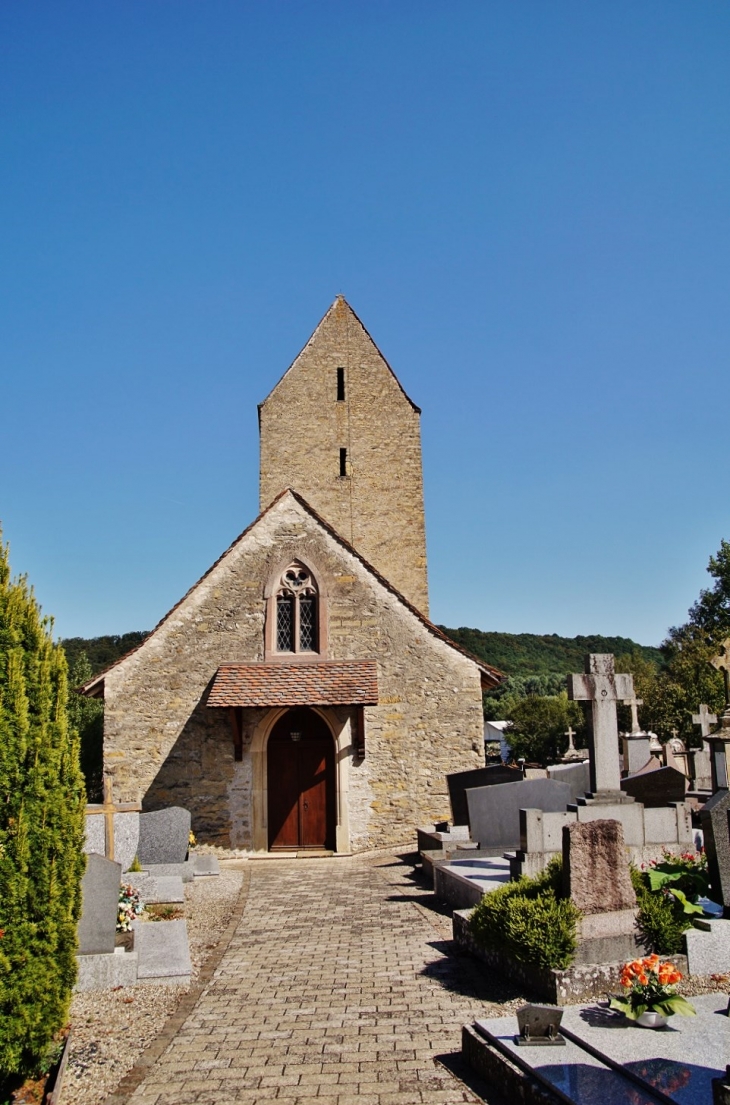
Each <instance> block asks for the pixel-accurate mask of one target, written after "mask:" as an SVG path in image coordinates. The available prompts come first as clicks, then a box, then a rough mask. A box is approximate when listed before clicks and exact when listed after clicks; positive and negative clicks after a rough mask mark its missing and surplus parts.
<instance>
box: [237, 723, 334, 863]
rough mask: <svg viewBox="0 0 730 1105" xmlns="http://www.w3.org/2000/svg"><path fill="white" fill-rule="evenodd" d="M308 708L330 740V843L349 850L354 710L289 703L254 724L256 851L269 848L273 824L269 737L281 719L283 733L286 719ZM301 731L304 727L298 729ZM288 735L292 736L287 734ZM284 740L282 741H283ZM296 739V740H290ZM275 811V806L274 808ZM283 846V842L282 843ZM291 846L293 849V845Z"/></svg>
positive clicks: (253, 767) (253, 796)
mask: <svg viewBox="0 0 730 1105" xmlns="http://www.w3.org/2000/svg"><path fill="white" fill-rule="evenodd" d="M301 711H308V713H309V714H310V715H312V716H313V719H316V722H315V724H319V725H320V726H322V727H323V729H321V730H320V732H324V730H326V731H327V732H328V733H329V736H330V740H331V741H332V758H333V764H332V768H333V771H332V778H333V784H334V793H333V795H332V809H331V817H332V837H333V839H332V841H331V844H330V847H333V848H334V850H335V851H336V852H349V851H350V829H349V813H348V792H349V763H350V759H351V757H352V753H353V733H354V712H353V711H352V710H349V709H347V708H344V709H342V708H324V707H288V708H286V709H281V708H279V709H272V710H270V711H269V712H268V714H267V715H266V716H265V717H264V718H263V719H262V720H261V721H260V722H259V724H258V725H257V726H256V730H255V732H254V734H253V737H252V742H251V767H252V775H253V779H252V782H253V794H252V803H251V813H252V820H253V847H254V850H255V851H257V852H266V851H269V848H270V843H271V834H272V828H273V826H272V825H271V824H270V821H269V812H270V795H269V787H270V785H273V782H274V780H273V779H272V780H271V781H270V779H269V762H270V757H269V741H270V739H271V737H272V736H273V737H274V741H275V742H277V741H278V740H279V739H281V738H280V737H279V734H278V733H277V732H275V730H276V729H277V725H278V724H279V723H280V722H281V723H282V728H283V731H284V733H285V734H286V733H287V731H288V732H289V733H290V732H291V730H292V728H294V731H297V729H296V727H294V726H291V727H290V728H289V729H288V730H287V725H289V721H290V720H291V719H292V718H293V717H294V716H295V715H296V714H297V713H299V712H301ZM298 731H300V732H303V731H304V730H303V728H302V729H300V730H298ZM289 739H291V738H289ZM282 743H283V741H282ZM292 743H299V742H292ZM274 812H275V810H274ZM281 846H282V847H283V845H281ZM292 850H295V849H294V847H292Z"/></svg>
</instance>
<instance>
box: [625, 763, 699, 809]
mask: <svg viewBox="0 0 730 1105" xmlns="http://www.w3.org/2000/svg"><path fill="white" fill-rule="evenodd" d="M621 790H622V791H623V792H624V793H625V794H628V795H630V797H631V798H634V799H635V800H636V801H637V802H641V803H642V805H644V806H646V807H647V808H648V809H656V808H657V807H659V806H668V805H669V803H670V802H684V796H685V793H686V791H687V779H686V778H685V776H684V775H683V774H682V772H681V771H677V769H676V768H675V767H658V768H656V770H654V769H653V765H649V764H645V765H644V769H643V770H641V771H637V772H636V773H635V774H634V775H627V776H626V777H625V778H624V779H622V780H621Z"/></svg>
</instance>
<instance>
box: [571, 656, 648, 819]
mask: <svg viewBox="0 0 730 1105" xmlns="http://www.w3.org/2000/svg"><path fill="white" fill-rule="evenodd" d="M568 696H569V697H570V698H572V699H574V700H575V701H576V702H590V703H591V707H592V713H593V725H592V727H591V733H590V745H589V746H590V751H591V758H590V771H591V792H592V793H593V795H594V797H597V796H602V795H604V794H607V795H610V796H611V798H612V799H613V800H618V801H620V800H621V798H623V797H625V796H624V795H623V793H622V791H621V767H620V763H619V752H618V722H617V720H616V703H617V702H625V701H627V700H631V699H632V698H634V697H635V696H634V678H633V676H632V675H623V674H621V675H616V673H615V671H614V661H613V656H612V655H611V654H610V653H592V654H591V655H590V656H586V670H585V674H584V675H569V676H568Z"/></svg>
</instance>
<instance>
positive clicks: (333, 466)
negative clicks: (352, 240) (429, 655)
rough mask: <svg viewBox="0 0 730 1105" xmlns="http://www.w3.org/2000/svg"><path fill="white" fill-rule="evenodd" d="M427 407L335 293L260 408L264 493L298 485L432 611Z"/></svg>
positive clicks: (265, 496) (267, 498) (270, 495)
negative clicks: (424, 434)
mask: <svg viewBox="0 0 730 1105" xmlns="http://www.w3.org/2000/svg"><path fill="white" fill-rule="evenodd" d="M420 414H421V412H420V409H419V408H418V407H417V406H416V405H415V403H413V402H412V401H411V400H410V399H409V398H408V396H407V395H406V393H405V391H404V390H403V388H402V387H401V385H400V384H399V382H398V380H397V378H396V376H395V374H394V372H393V370H392V369H391V368H390V366H389V365H388V363H387V362H386V360H385V358H384V357H383V355H382V354H381V353H380V351H379V349H378V348H377V346H376V345H375V343H374V342H373V340H372V338H371V337H370V335H369V334H368V332H367V330H366V329H365V327H364V326H363V324H362V323H361V322H360V319H359V318H358V317H357V315H356V314H355V312H354V311H353V310H352V308H351V307H350V305H349V304H348V303H347V302H346V301H345V299H344V298H343V297H342V296H338V297H337V299H336V300H335V301H334V303H333V304H332V306H331V307H330V309H329V310H328V311H327V314H326V315H325V316H324V318H323V319H322V321H321V322H320V324H319V326H318V327H317V329H316V330H315V331H314V333H313V334H312V336H311V338H310V339H309V341H308V342H307V344H306V345H305V347H304V349H303V350H302V351H301V353H300V354H299V356H298V357H297V358H296V360H295V361H294V363H293V364H292V365H291V367H290V368H289V369H288V370H287V371H286V372H285V374H284V375H283V376H282V378H281V380H280V381H279V383H278V384H277V385H276V387H275V388H274V389H273V391H272V392H270V394H269V395H268V397H267V398H266V399H265V400H264V402H263V403H261V404H260V406H259V431H260V447H261V454H260V455H261V463H260V500H261V509H262V510H263V509H264V508H265V507H267V506H268V505H269V503H270V502H271V500H272V499H274V498H275V497H276V495H278V494H279V492H280V491H282V490H283V489H284V488H286V487H290V488H291V489H292V490H293V491H298V492H299V493H300V494H301V495H302V496H303V497H304V498H305V499H306V500H307V501H308V502H309V503H310V505H311V506H312V507H314V509H315V510H316V511H317V512H318V513H319V514H320V515H321V516H322V517H323V518H324V519H325V521H326V522H329V524H330V525H331V526H332V527H333V528H334V529H335V530H337V532H338V533H339V534H340V535H341V536H342V537H344V538H345V539H346V540H347V541H349V542H350V544H352V545H354V547H355V548H356V549H357V551H358V552H359V553H360V554H361V556H363V557H364V558H365V559H366V560H367V561H369V563H370V564H371V565H372V566H373V567H374V568H375V569H376V570H377V571H378V572H380V574H381V575H383V576H385V578H386V579H387V580H388V582H389V583H391V584H392V585H393V586H394V587H395V588H396V589H397V590H398V591H400V593H401V594H402V595H404V597H405V598H407V599H408V601H409V602H411V603H412V604H413V605H414V606H415V607H417V608H418V609H419V610H420V611H421V612H422V613H423V614H426V615H428V581H427V576H426V528H425V519H424V512H423V471H422V465H421V427H420Z"/></svg>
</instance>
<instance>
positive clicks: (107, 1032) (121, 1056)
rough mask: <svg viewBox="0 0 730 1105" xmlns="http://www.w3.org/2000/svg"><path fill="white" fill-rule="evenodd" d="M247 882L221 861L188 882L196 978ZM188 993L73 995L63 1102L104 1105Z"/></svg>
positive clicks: (173, 989)
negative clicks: (213, 871) (211, 873)
mask: <svg viewBox="0 0 730 1105" xmlns="http://www.w3.org/2000/svg"><path fill="white" fill-rule="evenodd" d="M242 881H243V866H242V864H241V863H240V861H239V863H238V864H237V865H236V866H234V865H233V864H231V865H229V864H226V865H225V866H223V865H222V866H221V873H220V876H219V877H218V878H201V879H195V881H194V882H192V883H188V884H187V885H186V886H185V916H186V918H187V922H188V936H189V938H190V958H191V959H192V963H193V973H192V977H191V982H194V981H195V980H196V978H197V977H198V975H199V974H200V968H201V966H202V965H203V963H204V962H205V960H206V959H207V958H208V956H209V955H210V954H211V952H212V950H213V949H214V948H215V947H216V945H217V944H218V941H219V940H220V938H221V936H222V935H223V933H224V932H225V930H226V928H227V926H228V923H229V921H230V920H231V912H232V910H233V907H234V905H235V903H236V900H237V898H238V894H239V891H240V889H241V883H242ZM150 923H152V922H150ZM155 923H157V924H164V923H165V922H164V921H159V922H155ZM187 992H188V987H187V986H135V987H125V988H122V987H120V988H118V989H115V990H98V991H95V992H93V993H86V994H76V995H74V999H73V1003H72V1005H71V1028H72V1031H73V1040H72V1045H71V1054H70V1057H69V1066H68V1069H67V1073H66V1082H65V1084H64V1093H63V1096H64V1101H67V1102H69V1105H71V1103H73V1105H100V1103H101V1102H103V1101H104V1099H105V1098H106V1097H107V1095H108V1094H110V1093H111V1092H112V1091H113V1090H115V1089H116V1087H117V1085H118V1084H119V1082H120V1081H121V1079H122V1078H123V1077H124V1075H125V1074H126V1073H127V1071H128V1070H130V1069H131V1068H132V1067H133V1066H134V1064H135V1063H136V1061H137V1059H138V1058H139V1056H140V1054H141V1052H142V1051H143V1050H144V1049H145V1048H146V1047H147V1045H148V1044H150V1043H151V1042H152V1041H153V1040H154V1039H155V1037H156V1036H157V1034H158V1033H159V1031H160V1029H161V1028H162V1026H163V1025H164V1023H165V1021H166V1020H167V1018H168V1017H169V1016H170V1014H171V1013H172V1012H173V1010H174V1009H175V1006H176V1005H177V1004H178V1002H179V1000H180V998H181V997H182V996H183V994H186V993H187Z"/></svg>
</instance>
